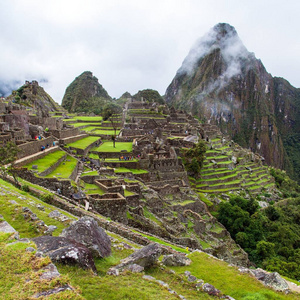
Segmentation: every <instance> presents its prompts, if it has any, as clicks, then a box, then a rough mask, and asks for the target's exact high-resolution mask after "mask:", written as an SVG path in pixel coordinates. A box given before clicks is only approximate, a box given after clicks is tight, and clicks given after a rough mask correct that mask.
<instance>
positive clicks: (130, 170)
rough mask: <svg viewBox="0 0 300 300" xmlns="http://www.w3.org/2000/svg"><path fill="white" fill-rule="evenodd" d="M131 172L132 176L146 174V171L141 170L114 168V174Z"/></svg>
mask: <svg viewBox="0 0 300 300" xmlns="http://www.w3.org/2000/svg"><path fill="white" fill-rule="evenodd" d="M129 172H131V173H132V174H146V173H148V171H147V170H142V169H127V168H116V169H115V173H129Z"/></svg>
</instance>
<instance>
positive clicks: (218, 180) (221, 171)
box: [191, 138, 275, 194]
mask: <svg viewBox="0 0 300 300" xmlns="http://www.w3.org/2000/svg"><path fill="white" fill-rule="evenodd" d="M207 147H208V149H209V150H207V151H206V157H205V160H204V166H203V168H202V170H201V178H200V179H198V180H195V179H191V182H192V186H193V187H194V188H195V189H196V190H197V191H198V192H201V193H214V194H217V193H227V192H233V191H239V190H245V191H248V192H251V193H259V192H262V191H268V190H270V189H273V188H275V184H274V180H273V179H272V177H271V176H270V173H269V169H268V167H267V166H263V165H262V162H261V161H260V160H259V159H257V158H255V157H254V156H253V155H250V156H249V155H248V156H247V152H246V151H242V150H241V149H240V148H239V147H238V146H237V145H236V144H235V143H233V142H225V141H224V140H223V142H222V138H215V139H213V140H211V141H210V142H208V143H207ZM239 155H240V156H239Z"/></svg>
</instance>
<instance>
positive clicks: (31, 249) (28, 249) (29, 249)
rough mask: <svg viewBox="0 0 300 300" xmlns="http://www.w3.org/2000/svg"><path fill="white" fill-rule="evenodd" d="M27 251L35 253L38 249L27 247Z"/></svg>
mask: <svg viewBox="0 0 300 300" xmlns="http://www.w3.org/2000/svg"><path fill="white" fill-rule="evenodd" d="M25 250H26V251H27V252H34V251H36V249H34V248H33V247H27V248H26V249H25Z"/></svg>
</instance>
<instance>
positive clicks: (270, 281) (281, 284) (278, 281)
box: [263, 272, 289, 291]
mask: <svg viewBox="0 0 300 300" xmlns="http://www.w3.org/2000/svg"><path fill="white" fill-rule="evenodd" d="M263 283H264V284H265V285H266V286H269V287H271V288H273V289H274V290H276V291H287V290H288V289H289V286H288V283H287V282H286V281H285V280H284V279H283V278H282V277H281V276H280V275H279V274H278V273H277V272H273V273H270V274H267V276H266V277H265V278H264V280H263Z"/></svg>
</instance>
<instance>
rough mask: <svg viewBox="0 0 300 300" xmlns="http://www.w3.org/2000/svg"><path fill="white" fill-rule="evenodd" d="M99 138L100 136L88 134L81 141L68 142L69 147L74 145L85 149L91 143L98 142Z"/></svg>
mask: <svg viewBox="0 0 300 300" xmlns="http://www.w3.org/2000/svg"><path fill="white" fill-rule="evenodd" d="M97 140H99V137H97V136H88V137H86V138H83V139H81V140H79V141H76V142H74V143H71V144H67V145H66V146H67V147H73V148H78V149H85V148H87V147H88V146H89V145H90V144H92V143H94V142H96V141H97Z"/></svg>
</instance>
